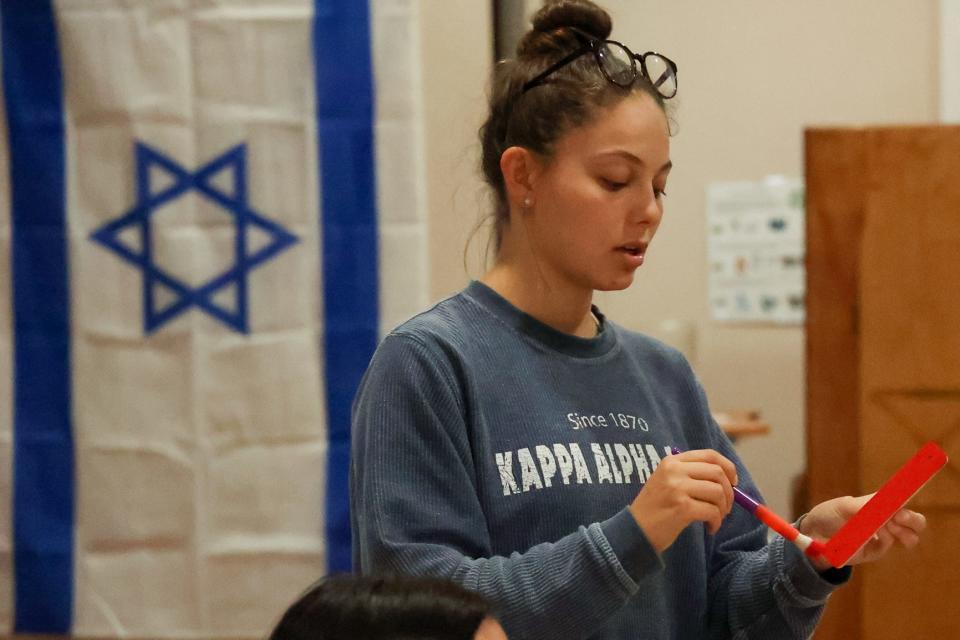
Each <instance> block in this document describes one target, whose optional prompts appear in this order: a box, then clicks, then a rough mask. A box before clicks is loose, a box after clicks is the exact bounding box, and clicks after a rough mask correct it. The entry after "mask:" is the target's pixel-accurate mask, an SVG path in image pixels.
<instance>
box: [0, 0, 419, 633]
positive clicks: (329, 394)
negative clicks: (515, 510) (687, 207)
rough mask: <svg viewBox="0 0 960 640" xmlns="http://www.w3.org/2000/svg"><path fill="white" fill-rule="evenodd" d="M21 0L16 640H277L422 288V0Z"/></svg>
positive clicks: (338, 544) (3, 547)
mask: <svg viewBox="0 0 960 640" xmlns="http://www.w3.org/2000/svg"><path fill="white" fill-rule="evenodd" d="M3 5H4V6H3V9H2V10H0V19H2V20H3V38H4V39H3V67H4V95H3V99H2V100H0V104H2V105H3V107H4V112H3V115H4V122H6V123H7V124H8V127H6V128H4V129H5V130H4V137H2V138H0V143H2V145H0V146H2V150H0V154H2V155H0V158H3V159H4V160H5V162H4V163H3V165H2V166H3V167H4V170H3V171H2V172H0V174H2V176H0V260H2V261H3V263H4V264H9V265H11V268H10V269H5V268H4V269H0V633H6V632H9V631H11V630H13V629H16V630H19V631H23V632H38V633H44V632H48V633H57V632H70V633H73V634H75V635H79V636H98V637H156V638H179V637H258V636H263V635H264V634H265V633H266V632H267V630H268V629H269V626H270V625H271V624H272V623H273V622H274V621H275V620H276V618H277V617H278V616H279V614H280V613H281V612H282V611H283V609H284V608H285V607H286V605H288V604H289V603H290V602H292V600H293V599H294V598H295V597H296V595H297V594H298V593H300V592H301V591H302V590H303V589H304V588H305V587H306V586H308V585H309V583H311V582H312V581H314V580H316V579H317V578H319V577H320V576H321V575H323V574H324V573H325V572H327V571H328V570H332V569H340V570H342V569H349V564H348V563H349V535H348V533H349V530H348V522H345V520H344V518H345V509H346V504H347V502H346V501H347V494H346V490H347V489H346V476H345V457H344V456H345V452H346V451H347V449H348V442H346V441H345V440H344V438H345V437H346V434H347V433H348V429H349V424H348V423H345V422H344V421H345V419H347V420H348V415H349V398H350V395H351V392H350V390H351V389H352V388H353V387H354V386H355V384H356V382H357V379H358V375H359V373H358V372H362V369H363V367H364V366H365V364H366V360H367V359H368V358H369V356H370V352H371V349H372V346H373V345H374V344H375V342H376V338H377V335H378V332H382V331H384V330H385V329H387V328H389V327H392V326H393V325H395V324H397V323H398V322H400V321H402V320H403V319H404V318H406V317H408V316H409V315H411V314H412V313H414V312H415V311H417V310H418V309H419V308H421V307H422V306H424V305H425V303H426V302H427V269H426V264H427V262H426V252H427V237H426V233H427V229H426V216H425V211H424V206H425V198H424V197H423V175H422V166H423V162H422V158H421V152H420V149H421V137H422V136H421V130H420V129H421V114H422V109H421V106H420V103H419V99H420V86H419V84H420V82H419V43H418V41H417V30H418V6H417V3H416V2H415V1H414V0H375V1H371V2H370V3H369V5H368V6H367V5H364V4H363V3H357V2H355V0H327V1H324V0H316V1H312V0H282V1H277V0H219V1H217V2H213V1H210V2H201V1H195V0H53V1H52V2H46V1H44V2H35V3H34V2H30V3H9V4H8V3H6V2H4V3H3ZM27 5H31V6H30V7H28V6H27ZM44 6H46V9H45V10H44ZM44 34H46V35H47V36H50V35H52V36H53V37H52V38H50V37H43V36H44ZM334 45H335V46H334ZM358 52H359V53H358ZM339 87H342V89H338V88H339ZM357 87H360V89H357ZM363 87H366V88H367V89H366V91H367V92H366V93H364V91H363ZM364 95H366V96H367V101H368V102H370V101H372V102H370V104H369V106H370V107H371V108H370V109H367V110H365V109H364ZM58 96H59V98H60V99H59V101H58V100H57V97H58ZM58 104H59V109H60V110H59V112H58V115H57V113H56V112H55V110H56V109H57V108H58ZM38 105H41V106H42V107H43V108H38ZM44 105H45V106H44ZM38 114H39V115H38ZM58 122H59V129H58V128H57V126H56V124H57V123H58ZM6 129H9V135H7V130H6ZM371 143H372V144H373V147H372V148H368V145H369V144H371ZM58 158H59V160H58ZM58 163H59V164H58ZM7 166H9V168H10V171H9V172H8V171H7V170H6V167H7ZM8 174H9V175H8ZM57 185H60V186H59V187H58V186H57ZM58 207H59V211H60V214H59V217H57V215H51V211H56V210H57V209H58ZM364 216H367V217H364ZM38 221H40V222H38ZM51 221H52V222H51ZM58 225H59V226H58ZM58 251H59V253H58ZM57 278H60V280H58V279H57ZM51 282H53V283H54V284H53V285H51V284H50V283H51ZM58 282H60V283H61V284H62V286H61V285H60V284H56V283H58ZM44 288H46V289H44ZM58 327H59V328H60V329H58ZM356 327H360V328H363V327H373V329H372V332H371V331H370V330H367V331H366V332H361V333H359V334H357V333H356V330H355V328H356ZM61 334H62V335H61ZM60 377H63V380H64V382H63V384H59V383H58V380H59V379H60ZM39 380H48V381H49V384H38V381H39ZM58 407H61V408H62V410H61V409H58ZM345 416H346V418H345ZM50 425H53V426H50ZM48 507H49V508H48ZM71 513H72V514H73V515H72V517H69V515H68V514H71ZM8 523H9V524H8ZM345 527H346V528H345ZM345 532H346V534H347V537H346V538H344V533H345ZM65 545H69V548H68V550H67V552H65V551H64V546H65ZM345 563H346V564H347V566H344V564H345Z"/></svg>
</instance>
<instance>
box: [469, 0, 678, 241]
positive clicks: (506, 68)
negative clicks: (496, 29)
mask: <svg viewBox="0 0 960 640" xmlns="http://www.w3.org/2000/svg"><path fill="white" fill-rule="evenodd" d="M612 28H613V25H612V22H611V20H610V14H608V13H607V12H606V11H604V10H603V9H602V8H600V7H598V6H597V5H596V4H594V3H593V2H590V0H550V1H548V2H546V3H545V5H544V6H543V7H542V8H541V9H540V10H539V11H537V13H536V14H535V15H534V16H533V28H532V29H530V31H528V32H527V33H526V34H525V35H524V36H523V38H522V39H521V40H520V43H519V44H518V45H517V52H516V58H514V59H508V60H502V61H501V62H499V63H498V64H497V66H496V68H495V69H494V72H493V78H492V84H491V87H490V92H489V93H490V96H489V103H490V104H489V112H488V116H487V120H486V122H485V123H484V124H483V126H482V127H481V128H480V143H481V147H482V160H481V168H482V170H483V176H484V179H485V181H486V182H487V184H489V185H490V187H491V188H492V189H493V194H494V198H495V202H496V206H495V210H494V214H493V215H494V247H495V250H496V251H497V252H499V250H500V241H501V237H502V234H503V228H504V226H505V225H506V224H507V222H508V221H509V207H508V205H507V194H506V188H505V186H504V181H503V174H502V172H501V171H500V156H501V155H503V152H504V151H505V150H506V149H507V148H509V147H512V146H520V147H525V148H527V149H530V150H531V151H534V152H536V153H537V154H539V155H541V156H545V157H548V158H549V157H550V155H551V153H552V151H553V145H554V143H555V142H556V141H557V140H558V139H559V138H560V137H562V136H563V135H564V134H565V133H566V132H568V131H569V130H571V129H573V128H575V127H579V126H582V125H584V124H586V123H588V122H589V121H590V119H591V118H592V117H593V116H594V115H595V113H596V111H597V109H598V108H599V107H608V106H612V105H613V104H614V103H616V102H617V101H619V100H622V99H623V98H625V97H626V96H628V95H630V93H631V92H632V91H642V92H644V93H646V94H648V95H650V97H652V98H653V99H654V101H655V102H656V103H657V104H658V105H659V106H660V108H661V109H663V108H664V104H663V98H662V97H661V96H660V94H659V93H658V92H657V90H656V89H654V87H653V86H652V85H651V84H650V82H649V81H648V80H647V79H646V78H643V77H639V76H638V77H637V79H636V81H635V82H634V84H633V86H632V87H631V88H629V89H623V88H621V87H619V86H617V85H615V84H613V83H612V82H608V81H607V80H606V79H605V78H604V76H603V75H602V74H601V72H600V70H599V69H598V68H597V63H596V61H595V60H594V57H593V56H592V55H583V56H580V57H579V58H577V59H576V60H575V61H574V62H572V63H571V64H568V65H566V66H564V67H563V68H561V69H559V70H558V71H556V72H555V73H553V74H551V75H550V77H549V78H548V79H547V81H546V82H544V83H543V84H540V85H537V86H536V87H534V88H531V89H530V90H529V91H527V92H526V93H524V92H523V86H524V84H526V83H527V82H528V81H529V80H531V79H532V78H535V77H536V76H537V75H538V74H540V73H541V72H543V71H544V70H545V69H547V68H548V67H549V66H550V65H552V64H554V63H555V62H557V61H558V60H560V59H562V58H563V57H565V56H566V55H567V54H569V53H571V52H573V51H575V50H577V49H579V48H580V47H581V46H582V42H581V41H580V40H579V39H578V38H577V36H576V35H575V33H574V30H578V31H580V32H582V33H584V34H588V35H590V36H593V37H595V38H598V39H601V40H604V39H607V38H608V37H609V36H610V32H611V31H612Z"/></svg>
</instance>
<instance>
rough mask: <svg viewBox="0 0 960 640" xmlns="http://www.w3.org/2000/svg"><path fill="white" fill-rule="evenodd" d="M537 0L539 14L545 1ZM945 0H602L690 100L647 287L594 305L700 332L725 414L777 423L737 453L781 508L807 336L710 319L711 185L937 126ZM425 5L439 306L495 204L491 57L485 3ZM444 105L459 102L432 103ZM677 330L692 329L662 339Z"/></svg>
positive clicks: (701, 363)
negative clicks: (831, 143)
mask: <svg viewBox="0 0 960 640" xmlns="http://www.w3.org/2000/svg"><path fill="white" fill-rule="evenodd" d="M525 1H526V3H527V10H528V13H530V12H532V11H533V10H535V9H536V8H537V7H538V6H539V4H540V3H539V2H538V1H536V0H525ZM941 1H942V2H950V0H921V1H917V0H884V2H871V1H869V0H844V1H837V0H808V1H806V2H789V1H787V0H740V1H738V2H724V3H720V2H702V1H699V0H672V1H670V2H656V3H654V2H651V1H649V0H640V1H638V0H608V1H607V2H605V3H603V4H604V6H605V7H607V9H608V10H609V11H610V12H611V14H612V15H613V18H614V37H615V38H617V39H620V40H623V41H624V42H625V43H627V44H628V45H629V46H631V47H632V48H634V50H640V51H646V50H648V49H653V50H659V51H662V52H663V53H665V54H667V55H669V56H670V57H671V58H673V59H674V60H676V61H677V63H678V65H679V68H680V72H679V79H680V94H679V96H678V99H677V100H676V101H675V103H676V118H677V122H678V125H679V126H678V133H677V135H676V137H675V138H674V139H673V143H672V145H673V146H672V157H673V160H674V164H675V168H674V171H673V174H672V176H671V179H670V184H669V186H668V189H667V193H668V194H669V195H668V197H667V211H666V217H665V219H664V223H663V225H662V227H661V231H660V234H659V236H658V238H657V240H656V241H655V242H654V243H653V246H652V249H651V251H650V254H649V260H648V262H647V263H646V264H645V265H644V267H643V269H642V270H641V273H640V275H639V277H638V281H637V283H636V284H635V285H634V286H633V287H632V288H631V289H630V290H628V291H626V292H622V293H617V294H603V295H601V296H600V297H599V298H598V304H599V305H600V306H601V308H602V309H604V311H605V312H607V313H609V314H610V315H611V317H613V318H614V319H616V320H617V321H618V322H620V323H622V324H625V325H626V326H628V327H631V328H635V329H638V330H641V331H648V332H650V333H653V334H656V335H659V336H662V337H665V338H676V337H679V338H682V337H683V331H682V328H683V327H685V326H686V327H690V328H691V329H692V333H693V334H694V336H695V338H696V343H697V344H696V356H697V357H696V361H695V366H696V368H697V371H698V373H699V374H700V376H701V378H702V380H703V382H704V385H705V387H706V389H707V392H708V394H709V396H710V398H711V401H712V403H713V406H714V408H716V409H723V408H737V407H748V408H758V409H760V410H761V411H762V412H763V414H764V416H765V417H766V418H767V419H768V420H769V421H770V422H771V424H772V428H773V432H772V433H771V434H770V435H769V436H765V437H762V438H756V439H753V440H746V441H743V443H742V444H741V445H739V448H740V451H741V454H742V456H743V458H744V460H745V461H746V463H747V465H748V467H749V468H750V469H751V470H752V472H753V474H754V476H755V478H756V480H757V482H758V483H759V485H760V487H761V489H762V490H763V491H764V493H765V497H766V498H767V500H768V501H769V502H770V504H771V506H772V507H773V508H775V509H776V510H778V511H781V512H783V513H785V514H787V513H789V511H790V483H791V481H792V480H793V478H794V477H795V476H796V475H797V474H798V473H800V471H801V470H802V469H803V466H804V446H805V445H804V431H803V429H804V408H803V403H804V364H803V358H804V351H803V344H804V343H803V330H802V328H800V327H790V328H769V327H766V328H764V327H750V326H739V325H738V326H721V325H717V324H715V323H713V322H711V321H710V319H709V316H708V309H707V304H706V300H707V290H706V257H705V254H706V239H705V238H706V236H705V226H706V225H705V220H704V204H705V203H704V192H705V187H706V185H707V184H708V183H709V182H711V181H715V180H752V179H757V178H761V177H763V176H765V175H767V174H770V173H782V174H787V175H795V176H799V175H802V171H803V149H802V132H803V128H804V127H806V126H819V125H827V124H830V125H857V124H878V123H907V122H927V121H932V120H935V119H936V118H937V114H938V104H939V93H938V87H939V82H938V56H939V50H938V32H939V19H938V15H939V14H938V3H939V2H941ZM423 2H424V6H429V7H430V8H431V10H433V9H437V10H439V11H440V12H441V13H442V14H444V16H446V17H444V16H440V15H438V16H437V22H436V24H435V25H434V27H435V28H436V29H437V30H439V31H442V33H436V34H433V35H432V36H430V37H431V38H433V43H432V45H433V46H434V47H436V48H435V49H433V51H434V52H435V55H433V56H432V58H430V57H428V59H426V60H425V66H426V68H427V69H434V70H435V74H436V75H433V73H434V72H431V71H429V70H428V72H427V75H426V77H427V78H428V79H429V78H431V77H432V78H433V81H434V84H433V86H432V88H430V87H428V103H427V104H428V113H431V112H432V111H433V110H434V109H436V110H437V111H436V113H435V116H436V117H435V118H433V117H428V120H429V122H428V156H429V157H430V163H431V164H430V165H429V167H428V180H429V181H430V207H431V221H432V222H433V223H434V228H433V230H432V232H431V236H432V241H431V251H432V254H431V261H432V269H431V272H432V277H433V286H432V291H433V292H434V294H435V295H436V296H440V295H442V294H446V293H449V292H451V291H454V290H456V289H457V288H459V287H460V286H462V285H463V284H464V283H465V282H466V281H467V275H466V274H465V273H464V270H463V239H464V238H465V235H466V231H467V229H468V228H469V227H470V226H471V225H472V224H473V223H474V222H475V220H476V219H477V216H478V215H479V214H480V213H482V212H483V211H484V207H485V206H486V204H485V200H484V199H483V198H482V196H480V195H478V194H482V193H483V192H482V188H481V187H480V186H479V185H480V182H479V178H477V177H476V175H477V174H476V166H477V143H476V142H475V140H476V128H477V126H479V124H480V121H481V120H482V117H483V102H482V99H481V96H482V95H483V86H482V85H483V84H484V83H485V79H484V78H485V76H484V72H485V70H486V69H487V68H488V66H487V63H488V62H489V58H488V57H487V51H489V49H486V50H483V51H480V46H481V44H482V41H483V40H484V38H489V32H486V33H481V32H482V30H483V29H482V27H483V25H482V23H481V19H482V17H483V14H484V13H485V10H486V8H485V6H486V5H488V4H489V3H486V2H466V1H463V0H461V1H459V2H449V3H448V2H443V1H442V0H423ZM481 5H483V6H481ZM428 44H430V43H425V47H424V49H425V51H427V49H428V48H429V47H428ZM465 47H470V48H469V49H468V50H467V51H466V52H465V49H464V48H465ZM441 54H442V56H443V57H444V59H440V57H441ZM464 56H469V57H470V60H469V61H465V59H464ZM431 59H432V61H431ZM455 69H457V70H461V72H455ZM464 69H466V70H468V72H462V70H464ZM428 82H429V80H428ZM439 96H448V98H446V99H447V100H451V102H446V103H443V104H440V103H436V104H434V103H433V102H431V100H435V99H436V100H439V99H440V98H439ZM450 96H452V98H451V97H450ZM477 274H478V269H477V268H476V267H474V269H473V272H472V275H473V276H476V275H477ZM666 322H675V323H677V324H678V325H679V326H680V327H681V331H679V332H674V333H673V334H671V333H670V332H666V331H665V330H664V328H663V325H664V323H666ZM681 346H682V345H681ZM837 428H838V429H839V428H843V425H838V426H837Z"/></svg>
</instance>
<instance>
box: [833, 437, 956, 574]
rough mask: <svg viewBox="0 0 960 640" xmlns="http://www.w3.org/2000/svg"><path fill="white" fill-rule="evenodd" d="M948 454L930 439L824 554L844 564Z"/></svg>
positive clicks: (933, 472) (845, 526)
mask: <svg viewBox="0 0 960 640" xmlns="http://www.w3.org/2000/svg"><path fill="white" fill-rule="evenodd" d="M947 460H948V458H947V454H946V453H945V452H944V451H943V449H941V448H940V447H939V446H938V445H937V444H936V443H935V442H928V443H927V444H925V445H924V446H923V447H921V448H920V450H919V451H918V452H917V453H916V455H914V456H913V457H912V458H910V460H908V461H907V463H906V464H905V465H903V466H902V467H900V469H899V470H898V471H897V472H896V473H895V474H893V476H892V477H891V478H890V479H889V480H887V482H886V483H885V484H884V485H883V486H882V487H880V490H879V491H877V493H876V494H875V495H874V496H873V497H872V498H870V500H869V502H867V504H865V505H863V507H862V508H861V509H860V511H858V512H857V513H856V514H854V516H853V517H852V518H850V519H849V520H848V521H847V523H846V524H844V525H843V527H841V528H840V530H839V531H837V532H836V533H835V534H834V535H833V537H832V538H830V540H829V541H827V543H826V545H825V546H824V548H823V552H822V555H823V557H824V558H826V559H827V561H828V562H829V563H830V564H832V565H833V566H834V567H836V568H838V569H839V568H840V567H842V566H844V565H845V564H846V563H847V561H849V560H850V558H852V557H853V555H854V554H855V553H856V552H857V551H859V550H860V547H862V546H863V545H865V544H866V543H867V542H868V541H869V540H870V538H872V537H873V535H874V534H875V533H876V532H877V531H879V530H880V528H881V527H883V525H884V524H886V522H887V520H889V519H890V518H892V517H893V515H894V514H895V513H896V512H897V511H899V510H900V509H901V508H902V507H903V505H905V504H906V503H907V502H908V501H909V500H910V498H912V497H913V496H914V495H916V493H917V492H918V491H920V489H921V487H923V485H925V484H926V483H927V482H928V481H929V480H930V478H932V477H933V476H934V475H936V473H937V472H938V471H940V469H942V468H943V467H944V465H946V464H947Z"/></svg>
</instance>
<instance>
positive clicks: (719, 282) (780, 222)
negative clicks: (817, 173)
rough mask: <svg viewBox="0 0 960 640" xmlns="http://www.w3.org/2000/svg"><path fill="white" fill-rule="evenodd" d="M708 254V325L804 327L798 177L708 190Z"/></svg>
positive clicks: (721, 184) (801, 206) (801, 212)
mask: <svg viewBox="0 0 960 640" xmlns="http://www.w3.org/2000/svg"><path fill="white" fill-rule="evenodd" d="M707 254H708V255H707V260H708V269H709V278H708V291H709V296H710V311H711V316H712V317H713V319H714V320H718V321H726V322H773V323H778V324H801V323H803V319H804V201H803V180H802V179H801V178H788V177H784V176H770V177H767V178H765V179H763V180H758V181H746V182H716V183H712V184H710V185H708V187H707Z"/></svg>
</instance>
